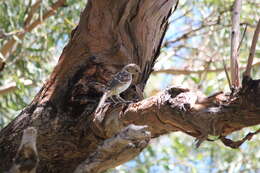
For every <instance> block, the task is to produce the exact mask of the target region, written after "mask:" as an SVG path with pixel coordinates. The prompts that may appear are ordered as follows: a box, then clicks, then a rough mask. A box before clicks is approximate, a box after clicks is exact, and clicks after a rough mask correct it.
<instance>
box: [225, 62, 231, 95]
mask: <svg viewBox="0 0 260 173" xmlns="http://www.w3.org/2000/svg"><path fill="white" fill-rule="evenodd" d="M223 66H224V70H225V74H226V77H227V81H228V86H229V89H230V91H231V90H232V85H231V82H230V78H229V75H228V70H227V67H226V63H225V60H224V59H223Z"/></svg>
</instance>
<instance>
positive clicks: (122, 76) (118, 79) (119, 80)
mask: <svg viewBox="0 0 260 173" xmlns="http://www.w3.org/2000/svg"><path fill="white" fill-rule="evenodd" d="M131 80H132V76H131V74H130V73H129V72H127V71H121V72H118V73H117V74H116V75H115V76H114V77H113V78H112V80H111V81H110V82H109V83H108V85H107V89H108V90H111V89H114V88H115V87H120V86H122V85H125V84H127V83H128V82H129V81H131Z"/></svg>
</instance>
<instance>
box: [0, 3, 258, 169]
mask: <svg viewBox="0 0 260 173" xmlns="http://www.w3.org/2000/svg"><path fill="white" fill-rule="evenodd" d="M0 3H1V5H0V7H1V8H2V10H0V13H1V12H2V13H1V17H0V19H1V20H2V21H1V22H0V24H1V28H2V35H1V38H2V39H1V40H0V41H1V42H0V44H1V48H2V49H1V52H2V59H4V60H5V63H6V65H5V67H4V69H3V70H2V72H1V78H2V79H1V81H0V82H1V85H2V88H1V91H0V94H1V95H2V96H1V99H2V100H1V104H0V106H1V109H0V111H1V115H2V116H1V117H0V118H1V121H2V127H3V126H4V124H6V123H7V122H8V121H10V120H11V119H12V118H13V117H14V115H16V114H17V111H18V110H20V109H21V108H22V107H24V106H25V105H27V104H28V103H29V102H30V100H31V99H32V96H34V95H35V93H36V91H37V90H39V86H41V85H42V84H41V83H42V81H43V79H45V78H46V76H47V75H48V74H49V72H50V70H51V69H52V67H53V66H54V65H55V63H56V62H57V56H59V54H60V52H61V48H62V47H63V45H64V44H65V42H66V41H67V40H68V39H69V37H70V36H69V32H70V31H71V29H72V28H74V27H75V26H76V23H77V20H78V19H79V12H80V11H81V10H82V7H83V6H84V5H83V4H84V3H83V2H77V3H76V2H72V1H71V2H70V1H68V2H66V3H65V1H57V3H55V2H53V3H52V2H45V1H36V2H34V3H32V2H31V1H28V2H18V1H8V2H5V1H2V2H0ZM80 3H81V4H80ZM18 4H19V5H18ZM55 4H58V5H57V10H56V12H57V13H52V14H51V15H52V16H51V15H50V16H48V17H46V20H45V18H44V15H45V14H48V12H49V11H52V9H50V7H52V6H53V5H55ZM35 6H37V7H38V8H36V7H35ZM80 7H81V8H80ZM231 7H232V1H201V2H195V1H182V2H180V4H179V6H178V8H177V10H176V11H175V12H174V13H173V15H172V16H171V17H170V26H169V30H168V32H167V33H166V37H165V41H164V43H163V46H164V47H163V48H162V50H161V55H160V57H159V58H158V61H157V63H156V65H155V71H154V72H153V73H152V76H150V79H149V81H148V84H147V86H146V90H145V96H146V97H149V96H151V95H154V94H155V93H157V92H158V91H159V90H161V89H164V88H166V87H167V86H170V85H172V84H173V85H180V84H181V85H182V86H189V88H191V86H192V88H194V89H199V90H200V91H203V92H204V93H206V94H212V93H214V92H216V91H219V90H226V91H228V90H229V87H228V86H227V81H226V76H225V73H224V68H223V62H222V59H224V60H227V59H228V57H229V55H230V51H229V50H230V46H229V45H230V41H229V40H230V35H229V34H230V32H229V30H230V26H231V24H230V19H231V16H230V12H231V9H232V8H231ZM258 7H259V3H257V2H256V1H244V2H243V8H242V15H241V17H242V18H241V23H242V24H241V26H242V28H243V27H244V28H245V27H246V26H247V31H246V32H245V36H244V39H243V42H242V45H241V48H240V50H241V51H240V52H241V54H240V55H241V56H240V57H241V59H240V61H241V64H242V65H241V69H244V68H245V62H246V59H247V55H248V50H249V46H250V44H251V39H252V35H253V31H254V28H255V26H256V22H257V20H258V19H257V17H258V16H259V11H257V9H258ZM31 13H32V14H31ZM28 20H29V21H28ZM37 20H38V21H40V22H38V27H34V28H33V30H32V32H28V31H26V25H27V26H28V25H30V24H33V22H35V21H37ZM17 21H19V22H17ZM20 35H24V36H22V37H21V36H20ZM12 40H15V41H12ZM10 41H12V42H15V44H13V49H8V51H3V50H4V47H5V45H6V44H7V43H8V42H10ZM258 46H259V44H258ZM216 48H217V50H216ZM46 50H48V51H46ZM57 50H59V51H57ZM220 50H221V51H220ZM53 55H56V56H55V57H56V58H55V57H54V56H53ZM256 55H257V56H256V58H257V57H259V52H257V53H256ZM47 62H48V63H47ZM50 62H51V63H50ZM227 64H228V63H227ZM254 64H255V65H254V67H258V65H259V64H260V63H259V62H258V61H257V59H256V62H255V63H254ZM228 68H229V67H228ZM14 69H15V70H14ZM172 74H174V75H172ZM253 75H254V77H257V76H259V70H257V68H254V70H253ZM215 79H217V80H215ZM161 81H163V82H161ZM158 84H159V85H158ZM37 86H38V87H37ZM15 88H18V89H15ZM247 131H248V130H246V131H245V132H240V133H239V134H235V135H233V137H237V138H239V137H241V136H243V133H246V132H247ZM186 138H190V137H188V136H187V137H183V135H181V137H180V136H178V135H176V134H173V135H171V136H170V137H163V138H160V139H157V140H155V143H157V142H162V143H167V144H168V145H166V146H164V147H163V145H162V147H161V148H159V149H157V148H156V149H155V148H153V147H148V148H147V150H145V151H144V152H143V153H142V154H141V155H140V156H139V157H138V158H137V159H136V161H132V162H130V163H127V164H125V165H123V166H120V167H119V168H117V170H120V171H123V170H126V172H129V170H133V168H132V167H134V169H135V170H134V171H133V172H138V171H139V172H147V171H150V172H153V171H154V172H158V170H159V171H179V172H181V171H183V172H187V171H194V172H195V171H198V172H200V171H203V170H205V171H208V170H209V171H211V172H217V171H227V170H228V171H230V172H232V171H233V172H238V171H254V172H257V170H258V169H259V166H258V164H257V163H258V162H259V157H260V156H259V155H258V154H255V153H257V151H258V150H259V148H258V147H257V146H256V143H257V142H258V140H259V139H257V137H254V140H253V142H250V143H247V144H246V145H243V146H242V149H243V150H240V151H236V150H229V149H227V148H226V147H224V148H222V150H221V152H219V151H220V150H219V146H220V145H221V144H220V143H217V144H215V143H214V144H211V143H210V144H208V143H205V144H204V143H203V145H202V147H201V148H200V149H198V150H195V149H194V147H193V148H191V146H192V144H191V143H192V139H190V143H186V142H185V143H184V142H183V141H187V139H186ZM152 143H153V142H152ZM185 144H186V145H185ZM156 145H158V144H156ZM234 152H235V153H236V155H234ZM250 153H251V154H250ZM169 155H171V156H174V157H169ZM205 162H206V163H207V164H205ZM230 165H231V166H230ZM242 165H243V166H242ZM244 165H246V166H244ZM114 171H115V172H116V170H114Z"/></svg>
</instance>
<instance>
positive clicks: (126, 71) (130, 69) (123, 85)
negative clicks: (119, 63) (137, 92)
mask: <svg viewBox="0 0 260 173" xmlns="http://www.w3.org/2000/svg"><path fill="white" fill-rule="evenodd" d="M139 72H141V71H140V68H139V66H138V65H136V64H128V65H126V66H125V67H124V68H123V69H122V70H121V71H120V72H118V73H116V74H115V75H114V76H113V78H112V80H111V81H110V82H108V85H107V87H106V91H105V92H104V94H103V96H102V98H101V99H100V101H99V104H98V106H97V108H96V111H95V112H96V113H97V112H98V111H99V109H100V108H101V106H102V105H103V104H104V103H105V101H106V99H107V98H109V97H112V96H114V95H115V96H117V97H118V98H119V99H120V100H121V101H123V99H122V98H121V97H120V94H121V93H122V92H124V91H125V90H127V89H128V88H129V86H130V85H131V83H132V75H133V74H136V73H139Z"/></svg>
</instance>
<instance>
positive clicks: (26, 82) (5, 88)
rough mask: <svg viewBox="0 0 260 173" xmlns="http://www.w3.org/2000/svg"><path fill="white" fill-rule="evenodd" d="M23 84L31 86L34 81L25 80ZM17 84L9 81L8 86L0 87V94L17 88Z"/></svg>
mask: <svg viewBox="0 0 260 173" xmlns="http://www.w3.org/2000/svg"><path fill="white" fill-rule="evenodd" d="M24 85H25V86H33V85H34V83H33V82H31V81H25V83H24ZM17 89H18V88H17V85H16V84H15V83H11V84H9V85H8V86H4V87H0V95H4V94H7V93H10V92H13V91H15V90H17Z"/></svg>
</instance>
